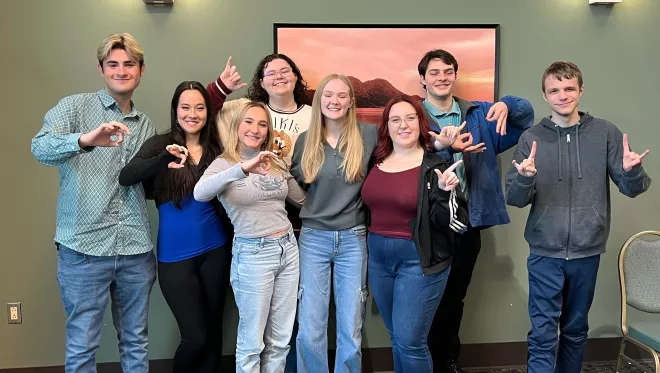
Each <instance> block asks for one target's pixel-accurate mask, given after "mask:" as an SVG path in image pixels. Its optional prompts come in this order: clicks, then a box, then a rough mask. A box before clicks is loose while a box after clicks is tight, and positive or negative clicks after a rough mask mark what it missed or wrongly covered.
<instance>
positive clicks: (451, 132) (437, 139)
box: [429, 121, 465, 150]
mask: <svg viewBox="0 0 660 373" xmlns="http://www.w3.org/2000/svg"><path fill="white" fill-rule="evenodd" d="M463 128H465V121H463V124H461V126H460V127H455V126H445V127H442V130H441V131H440V133H439V134H437V133H435V132H433V131H429V134H430V135H431V137H432V138H433V140H434V141H433V146H434V147H435V149H436V150H443V149H445V148H448V147H450V146H452V145H454V142H456V138H457V137H458V135H460V134H461V131H462V130H463Z"/></svg>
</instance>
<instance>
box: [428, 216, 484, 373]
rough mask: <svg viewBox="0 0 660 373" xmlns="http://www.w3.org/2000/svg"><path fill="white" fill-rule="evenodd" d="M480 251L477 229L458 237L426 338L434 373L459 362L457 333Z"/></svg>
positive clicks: (459, 348)
mask: <svg viewBox="0 0 660 373" xmlns="http://www.w3.org/2000/svg"><path fill="white" fill-rule="evenodd" d="M479 251H481V231H480V230H479V229H475V228H472V227H470V228H468V230H467V232H465V233H463V234H462V235H457V238H456V242H455V250H454V258H453V260H452V265H451V272H450V273H449V278H448V279H447V287H446V288H445V293H444V294H443V296H442V300H441V301H440V306H439V307H438V310H437V311H436V313H435V317H434V318H433V324H431V331H430V332H429V336H428V345H429V350H430V351H431V356H432V357H433V367H434V371H435V372H442V371H443V368H444V367H446V364H447V361H448V360H450V359H458V356H459V353H460V350H461V341H460V339H459V338H458V332H459V330H460V326H461V319H462V318H463V299H465V295H466V294H467V290H468V286H469V285H470V280H472V271H473V270H474V265H475V263H476V262H477V256H478V255H479Z"/></svg>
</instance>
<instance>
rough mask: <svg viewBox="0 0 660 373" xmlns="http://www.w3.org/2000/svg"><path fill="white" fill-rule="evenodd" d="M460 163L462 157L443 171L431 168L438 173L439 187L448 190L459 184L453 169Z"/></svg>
mask: <svg viewBox="0 0 660 373" xmlns="http://www.w3.org/2000/svg"><path fill="white" fill-rule="evenodd" d="M461 163H463V160H462V159H461V160H460V161H458V162H456V163H454V164H453V165H451V166H449V168H447V169H446V170H445V172H441V171H440V170H438V169H437V168H436V169H435V170H433V171H435V173H436V174H438V187H439V188H440V189H442V190H444V191H446V192H449V191H451V190H453V189H454V188H456V186H457V185H458V184H459V180H458V176H456V173H454V170H455V169H456V167H458V166H459V165H460V164H461Z"/></svg>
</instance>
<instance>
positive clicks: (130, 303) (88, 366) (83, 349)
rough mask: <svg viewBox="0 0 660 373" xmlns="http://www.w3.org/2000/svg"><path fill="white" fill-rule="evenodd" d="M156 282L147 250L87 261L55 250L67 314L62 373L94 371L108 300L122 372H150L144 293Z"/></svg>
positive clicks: (67, 251)
mask: <svg viewBox="0 0 660 373" xmlns="http://www.w3.org/2000/svg"><path fill="white" fill-rule="evenodd" d="M155 281H156V258H155V257H154V253H153V252H152V251H150V252H148V253H145V254H138V255H117V256H91V255H85V254H81V253H79V252H77V251H74V250H72V249H70V248H68V247H66V246H64V245H59V250H58V265H57V282H58V284H59V287H60V293H61V295H62V303H63V304H64V310H65V312H66V357H65V363H64V366H65V371H66V373H94V372H96V357H95V355H96V350H98V348H99V346H100V345H101V331H102V328H103V315H104V314H105V309H106V308H107V306H108V299H109V298H112V320H113V322H114V325H115V329H116V330H117V338H118V339H119V358H120V360H121V367H122V370H123V371H124V372H131V373H133V372H136V373H143V372H148V371H149V359H148V357H147V320H148V315H149V294H150V293H151V289H152V287H153V285H154V282H155Z"/></svg>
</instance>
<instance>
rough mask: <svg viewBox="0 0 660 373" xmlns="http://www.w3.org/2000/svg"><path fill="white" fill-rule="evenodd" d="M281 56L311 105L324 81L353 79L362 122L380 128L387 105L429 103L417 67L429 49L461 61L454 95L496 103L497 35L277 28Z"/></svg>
mask: <svg viewBox="0 0 660 373" xmlns="http://www.w3.org/2000/svg"><path fill="white" fill-rule="evenodd" d="M276 41H277V47H276V48H277V52H278V53H284V54H286V55H288V56H289V57H291V58H292V59H293V60H294V61H295V62H296V64H297V65H298V67H299V68H300V70H301V72H302V75H303V77H304V78H305V80H306V81H307V83H308V84H309V90H308V92H307V95H308V98H309V102H310V103H311V99H312V97H313V95H314V92H315V90H316V87H317V85H318V83H319V81H320V80H321V79H323V77H324V76H326V75H328V74H331V73H340V74H344V75H346V76H348V77H349V79H350V80H351V83H352V85H353V88H354V89H355V94H356V98H357V107H358V110H357V114H358V119H359V120H360V121H363V122H367V123H374V124H379V123H380V121H381V116H382V112H383V107H384V106H385V104H386V103H387V101H388V100H389V99H390V98H392V97H394V96H396V95H399V94H402V93H403V94H406V95H411V96H417V97H419V99H420V100H422V99H423V98H424V97H425V91H424V89H423V88H422V85H421V83H420V80H419V73H418V72H417V64H418V63H419V60H420V59H421V58H422V56H423V55H424V53H426V52H427V51H429V50H431V49H438V48H439V49H445V50H447V51H449V52H450V53H452V54H453V55H454V56H455V57H456V59H457V60H458V80H457V85H456V88H455V92H454V93H455V95H456V96H458V97H461V98H464V99H467V100H485V101H494V100H495V84H496V29H495V28H491V27H485V28H476V27H475V28H444V27H443V28H436V27H433V28H431V27H429V28H426V27H424V28H386V27H377V28H372V27H369V28H366V27H355V28H345V27H341V28H333V27H331V26H324V27H295V26H290V25H288V26H286V27H277V28H276Z"/></svg>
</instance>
